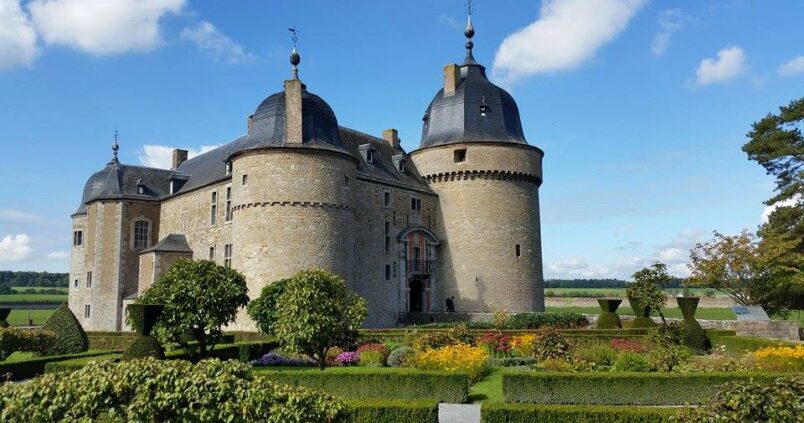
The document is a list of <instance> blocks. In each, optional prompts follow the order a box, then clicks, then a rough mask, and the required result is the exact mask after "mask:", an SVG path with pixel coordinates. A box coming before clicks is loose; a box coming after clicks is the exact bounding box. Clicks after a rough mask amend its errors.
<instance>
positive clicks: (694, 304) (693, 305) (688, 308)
mask: <svg viewBox="0 0 804 423" xmlns="http://www.w3.org/2000/svg"><path fill="white" fill-rule="evenodd" d="M700 300H701V299H700V298H698V297H678V298H676V302H677V303H678V308H679V309H680V310H681V315H682V316H684V318H685V319H694V318H695V310H697V309H698V302H699V301H700Z"/></svg>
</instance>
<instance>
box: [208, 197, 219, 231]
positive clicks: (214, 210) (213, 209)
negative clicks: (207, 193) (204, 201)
mask: <svg viewBox="0 0 804 423" xmlns="http://www.w3.org/2000/svg"><path fill="white" fill-rule="evenodd" d="M217 215H218V192H217V191H213V192H212V199H211V200H210V205H209V224H210V225H214V224H215V223H216V222H217V219H218V218H217Z"/></svg>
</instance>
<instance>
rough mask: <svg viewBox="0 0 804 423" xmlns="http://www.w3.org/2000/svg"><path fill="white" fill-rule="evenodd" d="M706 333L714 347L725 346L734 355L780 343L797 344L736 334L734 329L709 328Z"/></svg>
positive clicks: (775, 345) (782, 344) (783, 344)
mask: <svg viewBox="0 0 804 423" xmlns="http://www.w3.org/2000/svg"><path fill="white" fill-rule="evenodd" d="M706 333H707V336H708V338H709V340H710V342H711V344H712V348H720V347H724V348H725V350H726V353H727V354H732V355H741V354H743V353H745V352H746V351H756V350H758V349H761V348H765V347H777V346H780V345H781V346H787V347H790V346H794V345H795V344H793V343H791V342H785V341H778V340H772V339H765V338H755V337H752V336H736V335H735V334H734V331H716V330H709V331H707V332H706Z"/></svg>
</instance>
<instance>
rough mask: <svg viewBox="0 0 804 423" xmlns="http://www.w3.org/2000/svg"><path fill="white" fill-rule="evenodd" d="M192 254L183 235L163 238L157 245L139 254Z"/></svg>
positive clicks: (171, 235)
mask: <svg viewBox="0 0 804 423" xmlns="http://www.w3.org/2000/svg"><path fill="white" fill-rule="evenodd" d="M154 252H159V253H190V254H192V253H193V249H192V248H190V244H188V243H187V238H185V236H184V235H178V234H170V235H168V236H166V237H164V238H163V239H162V240H161V241H159V243H157V244H156V245H154V246H153V247H151V248H148V249H146V250H142V251H141V252H140V254H145V253H154Z"/></svg>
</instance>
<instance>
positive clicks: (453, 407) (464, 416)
mask: <svg viewBox="0 0 804 423" xmlns="http://www.w3.org/2000/svg"><path fill="white" fill-rule="evenodd" d="M438 422H439V423H480V404H439V405H438Z"/></svg>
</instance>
